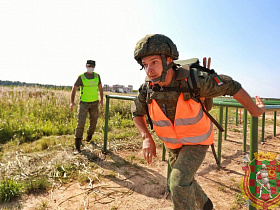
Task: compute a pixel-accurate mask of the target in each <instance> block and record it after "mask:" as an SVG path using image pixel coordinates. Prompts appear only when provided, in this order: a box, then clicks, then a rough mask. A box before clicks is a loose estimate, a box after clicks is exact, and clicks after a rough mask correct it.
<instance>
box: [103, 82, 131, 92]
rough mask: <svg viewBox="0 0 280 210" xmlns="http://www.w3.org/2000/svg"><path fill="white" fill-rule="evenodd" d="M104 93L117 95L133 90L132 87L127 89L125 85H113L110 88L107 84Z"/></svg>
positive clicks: (129, 86)
mask: <svg viewBox="0 0 280 210" xmlns="http://www.w3.org/2000/svg"><path fill="white" fill-rule="evenodd" d="M103 90H104V91H110V92H116V93H130V92H132V90H133V86H132V85H128V86H127V87H125V86H124V85H113V86H109V85H107V84H105V85H103Z"/></svg>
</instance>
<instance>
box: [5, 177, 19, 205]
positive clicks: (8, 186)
mask: <svg viewBox="0 0 280 210" xmlns="http://www.w3.org/2000/svg"><path fill="white" fill-rule="evenodd" d="M20 192H21V185H20V184H19V183H17V182H16V181H15V180H13V179H9V178H5V179H4V180H2V181H1V182H0V201H1V202H8V201H10V200H11V199H12V198H14V197H18V196H19V195H20Z"/></svg>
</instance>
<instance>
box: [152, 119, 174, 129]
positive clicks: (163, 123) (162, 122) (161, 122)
mask: <svg viewBox="0 0 280 210" xmlns="http://www.w3.org/2000/svg"><path fill="white" fill-rule="evenodd" d="M152 122H153V124H154V125H155V126H159V127H165V126H171V122H170V121H168V120H159V121H153V120H152Z"/></svg>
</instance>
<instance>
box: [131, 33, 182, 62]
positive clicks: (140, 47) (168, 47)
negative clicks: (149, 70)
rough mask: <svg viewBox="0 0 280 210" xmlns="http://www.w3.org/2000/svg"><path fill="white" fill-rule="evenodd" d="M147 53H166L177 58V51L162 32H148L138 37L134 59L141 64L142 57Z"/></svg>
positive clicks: (174, 58) (147, 54)
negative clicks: (142, 36) (140, 37)
mask: <svg viewBox="0 0 280 210" xmlns="http://www.w3.org/2000/svg"><path fill="white" fill-rule="evenodd" d="M149 55H166V56H169V57H171V58H173V60H177V59H178V57H179V52H178V50H177V47H176V45H175V44H174V43H173V42H172V40H171V39H170V38H168V37H167V36H165V35H162V34H150V35H146V36H145V37H144V38H142V39H140V40H139V41H138V42H137V44H136V47H135V50H134V58H135V60H136V61H137V62H138V63H139V64H140V65H142V61H141V60H142V58H143V57H146V56H149Z"/></svg>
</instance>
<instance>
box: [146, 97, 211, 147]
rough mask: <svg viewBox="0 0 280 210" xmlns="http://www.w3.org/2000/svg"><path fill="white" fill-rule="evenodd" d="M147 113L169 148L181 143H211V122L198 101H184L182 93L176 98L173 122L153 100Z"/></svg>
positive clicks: (178, 145)
mask: <svg viewBox="0 0 280 210" xmlns="http://www.w3.org/2000/svg"><path fill="white" fill-rule="evenodd" d="M149 114H150V117H151V119H152V122H153V124H154V130H155V132H156V134H157V135H158V136H159V138H160V139H161V140H162V141H163V142H164V143H165V145H166V146H167V147H168V148H170V149H176V148H180V147H181V146H182V145H195V144H201V145H211V144H212V143H213V141H214V130H213V124H212V122H211V120H210V119H209V118H208V117H207V115H206V114H205V113H204V112H203V110H202V107H201V105H200V103H197V102H195V101H194V100H192V99H190V100H188V101H185V100H184V97H183V94H181V95H180V96H179V98H178V102H177V107H176V114H175V120H174V124H172V122H171V121H170V120H169V119H168V118H167V117H166V116H165V115H164V113H163V112H162V110H161V108H160V107H159V105H158V104H157V102H156V101H155V100H152V103H151V104H150V105H149Z"/></svg>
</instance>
